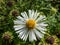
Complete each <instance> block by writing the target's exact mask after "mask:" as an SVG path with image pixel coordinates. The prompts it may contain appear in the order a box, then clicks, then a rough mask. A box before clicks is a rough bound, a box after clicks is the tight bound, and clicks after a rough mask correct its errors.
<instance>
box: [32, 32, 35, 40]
mask: <svg viewBox="0 0 60 45" xmlns="http://www.w3.org/2000/svg"><path fill="white" fill-rule="evenodd" d="M32 37H33V39H34V40H36V36H35V33H34V31H32Z"/></svg>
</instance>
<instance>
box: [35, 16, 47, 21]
mask: <svg viewBox="0 0 60 45" xmlns="http://www.w3.org/2000/svg"><path fill="white" fill-rule="evenodd" d="M45 18H46V17H45V16H43V15H40V17H38V19H37V20H36V22H38V21H41V20H45Z"/></svg>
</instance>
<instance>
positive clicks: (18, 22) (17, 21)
mask: <svg viewBox="0 0 60 45" xmlns="http://www.w3.org/2000/svg"><path fill="white" fill-rule="evenodd" d="M14 24H25V23H24V22H22V21H20V20H14Z"/></svg>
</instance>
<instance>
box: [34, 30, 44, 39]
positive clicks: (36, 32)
mask: <svg viewBox="0 0 60 45" xmlns="http://www.w3.org/2000/svg"><path fill="white" fill-rule="evenodd" d="M34 32H35V34H36V36H37V38H42V37H43V36H44V34H42V33H40V32H39V31H37V30H36V29H35V30H34Z"/></svg>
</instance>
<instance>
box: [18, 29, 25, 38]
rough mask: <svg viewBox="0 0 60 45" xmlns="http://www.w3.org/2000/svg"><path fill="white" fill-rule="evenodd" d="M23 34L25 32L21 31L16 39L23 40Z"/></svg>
mask: <svg viewBox="0 0 60 45" xmlns="http://www.w3.org/2000/svg"><path fill="white" fill-rule="evenodd" d="M24 32H25V30H24V29H22V30H21V31H20V33H19V35H18V37H20V38H21V39H23V37H24Z"/></svg>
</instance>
